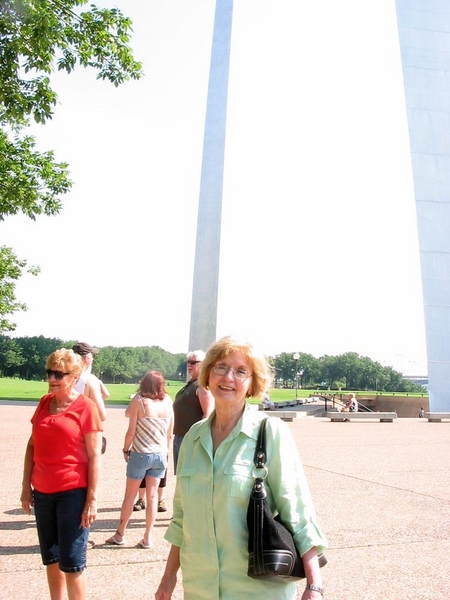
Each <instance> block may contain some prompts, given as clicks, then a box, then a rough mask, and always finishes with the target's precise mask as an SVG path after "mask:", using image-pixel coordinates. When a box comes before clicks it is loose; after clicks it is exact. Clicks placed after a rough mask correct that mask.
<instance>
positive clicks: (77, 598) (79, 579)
mask: <svg viewBox="0 0 450 600" xmlns="http://www.w3.org/2000/svg"><path fill="white" fill-rule="evenodd" d="M64 575H65V576H66V585H67V595H68V596H69V600H85V598H86V572H85V571H77V572H76V573H64Z"/></svg>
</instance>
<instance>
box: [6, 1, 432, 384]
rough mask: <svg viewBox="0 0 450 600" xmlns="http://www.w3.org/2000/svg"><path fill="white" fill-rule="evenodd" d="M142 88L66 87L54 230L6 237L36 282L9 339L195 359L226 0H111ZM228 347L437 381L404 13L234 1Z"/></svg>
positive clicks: (224, 321)
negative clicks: (349, 359)
mask: <svg viewBox="0 0 450 600" xmlns="http://www.w3.org/2000/svg"><path fill="white" fill-rule="evenodd" d="M99 5H117V6H119V8H121V9H122V11H123V12H124V13H125V14H127V15H128V16H130V17H131V18H132V19H133V22H134V36H133V39H132V46H133V48H134V51H135V56H136V58H137V59H139V60H141V61H142V62H143V64H144V71H145V76H144V77H143V79H141V80H140V81H138V82H130V83H127V84H125V85H123V86H121V87H120V88H118V89H116V88H114V86H112V85H111V84H107V83H104V82H100V81H96V79H95V77H96V73H95V72H93V71H83V70H79V71H77V72H75V73H73V74H71V75H70V76H66V75H62V74H57V75H55V77H54V85H55V88H56V90H57V92H58V94H59V104H58V106H57V109H56V112H55V116H54V118H53V120H52V121H51V122H50V123H48V124H47V125H45V126H44V127H35V128H33V133H35V134H36V136H37V139H38V143H39V147H40V149H41V150H48V149H53V150H55V153H56V157H57V159H58V160H61V161H67V162H68V163H69V164H70V169H71V174H72V179H73V181H74V186H73V189H72V191H71V192H70V193H69V194H67V195H66V196H65V197H64V198H63V203H64V209H63V211H62V212H61V214H60V215H59V216H57V217H51V218H39V219H38V220H37V222H33V221H29V220H27V219H25V218H23V217H21V216H18V217H12V218H7V219H6V220H5V221H4V222H3V223H0V240H1V243H2V244H5V245H9V246H12V247H13V248H14V250H15V251H16V253H17V254H18V256H19V257H20V258H23V259H28V261H29V263H30V264H32V265H39V266H40V267H41V274H40V275H39V276H38V277H31V276H27V277H25V278H24V279H23V281H21V282H20V283H19V284H18V286H17V293H18V296H19V298H20V299H21V300H23V301H25V302H26V303H27V304H28V308H29V309H28V312H26V313H23V314H18V315H17V317H16V318H15V320H16V321H17V323H18V327H17V330H16V332H15V335H19V336H33V335H44V336H46V337H59V338H61V339H63V340H70V339H81V340H85V341H88V342H89V343H92V344H95V345H98V346H106V345H114V346H122V345H129V346H139V345H149V346H150V345H159V346H161V347H162V348H164V349H166V350H169V351H171V352H186V351H188V350H189V348H187V344H188V339H189V319H190V308H191V292H192V276H193V261H194V249H195V234H196V219H197V205H198V197H199V183H200V170H201V154H202V143H203V127H204V114H205V105H206V91H207V83H208V71H209V58H210V51H211V38H212V29H213V18H214V6H215V3H214V2H213V1H212V0H189V1H186V0H146V1H145V2H142V0H126V1H125V0H117V2H106V1H105V2H99ZM217 333H218V336H222V335H226V334H230V333H233V334H234V333H236V334H239V335H241V336H245V337H247V338H249V339H250V340H253V341H254V342H255V344H257V345H259V346H261V347H262V348H263V349H264V350H265V352H267V353H268V354H270V355H274V354H277V353H279V352H295V351H300V352H309V353H311V354H313V355H314V356H317V357H319V356H322V355H324V354H331V355H335V354H340V353H343V352H347V351H353V352H358V353H359V354H362V355H364V356H369V357H370V358H372V359H373V360H379V361H380V362H382V363H383V364H391V365H392V366H394V367H395V368H397V369H399V370H402V371H403V372H404V373H405V374H423V373H426V353H425V336H424V320H423V306H422V292H421V283H420V271H419V252H418V242H417V228H416V219H415V204H414V193H413V185H412V171H411V161H410V154H409V144H408V133H407V122H406V111H405V102H404V93H403V83H402V73H401V62H400V52H399V45H398V39H397V26H396V16H395V2H394V0H378V1H377V2H363V1H361V0H342V1H341V2H335V0H323V1H322V2H298V0H276V2H275V1H274V0H271V1H269V0H235V2H234V18H233V34H232V54H231V67H230V88H229V103H228V126H227V141H226V163H225V182H224V195H223V218H222V244H221V266H220V288H219V314H218V331H217Z"/></svg>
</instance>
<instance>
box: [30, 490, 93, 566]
mask: <svg viewBox="0 0 450 600" xmlns="http://www.w3.org/2000/svg"><path fill="white" fill-rule="evenodd" d="M33 493H34V514H35V515H36V526H37V531H38V537H39V545H40V548H41V556H42V562H43V563H44V565H52V564H54V563H58V562H59V568H60V570H61V571H64V573H75V572H77V571H83V570H84V569H85V568H86V550H87V542H88V536H89V529H82V528H81V527H80V524H81V515H82V512H83V508H84V504H85V502H86V488H77V489H75V490H69V491H67V492H56V493H54V494H42V493H41V492H38V491H37V490H34V492H33Z"/></svg>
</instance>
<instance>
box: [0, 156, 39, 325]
mask: <svg viewBox="0 0 450 600" xmlns="http://www.w3.org/2000/svg"><path fill="white" fill-rule="evenodd" d="M0 160H1V159H0ZM25 270H26V271H27V272H28V273H32V274H33V275H36V274H37V273H38V271H39V270H38V269H37V268H35V267H29V268H27V263H26V261H24V260H19V259H18V258H17V256H16V255H15V254H14V252H13V251H12V248H8V247H7V246H1V247H0V333H1V332H4V331H13V330H14V329H15V327H16V326H15V323H13V322H12V321H11V320H10V319H9V318H7V317H8V316H9V315H12V314H13V313H14V312H16V311H18V310H26V308H27V307H26V305H25V304H23V303H22V302H18V301H17V300H16V294H15V290H16V282H17V280H18V279H19V278H20V277H21V276H22V273H23V272H24V271H25Z"/></svg>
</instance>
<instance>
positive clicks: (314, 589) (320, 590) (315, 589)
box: [306, 583, 325, 596]
mask: <svg viewBox="0 0 450 600" xmlns="http://www.w3.org/2000/svg"><path fill="white" fill-rule="evenodd" d="M306 589H307V590H311V591H312V592H318V593H319V594H320V595H321V596H323V595H324V594H325V588H323V587H320V585H314V583H307V584H306Z"/></svg>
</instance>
